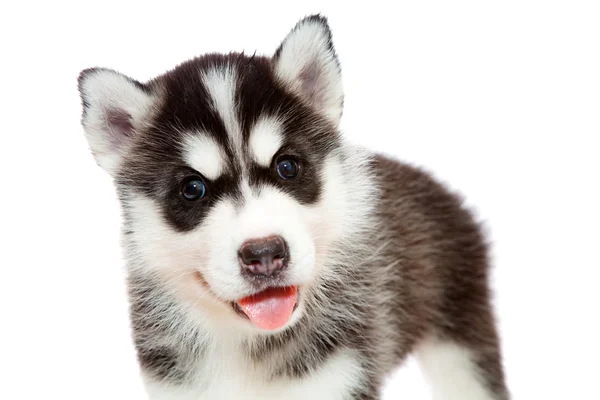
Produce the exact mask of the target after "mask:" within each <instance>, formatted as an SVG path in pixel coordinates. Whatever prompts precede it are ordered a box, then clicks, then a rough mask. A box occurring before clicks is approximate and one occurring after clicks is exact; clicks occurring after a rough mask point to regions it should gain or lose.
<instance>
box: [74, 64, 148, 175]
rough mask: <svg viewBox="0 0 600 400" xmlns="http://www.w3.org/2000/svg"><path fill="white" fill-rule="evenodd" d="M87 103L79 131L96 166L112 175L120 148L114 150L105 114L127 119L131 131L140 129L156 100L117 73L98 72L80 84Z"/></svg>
mask: <svg viewBox="0 0 600 400" xmlns="http://www.w3.org/2000/svg"><path fill="white" fill-rule="evenodd" d="M81 90H82V94H83V97H84V98H85V99H86V101H87V103H88V107H87V110H86V114H85V116H84V119H83V121H82V122H83V127H84V130H85V134H86V137H87V140H88V143H89V146H90V149H91V150H92V152H93V153H94V156H95V157H96V161H97V162H98V164H99V165H100V166H101V167H102V168H104V169H105V170H106V171H108V172H109V173H110V174H111V175H114V173H115V171H116V169H117V166H118V163H119V161H120V158H121V154H122V152H123V151H124V148H121V147H117V146H115V138H114V137H112V136H113V135H114V133H113V132H111V127H110V126H109V124H108V120H107V118H106V116H107V111H108V110H119V111H123V112H125V113H128V114H129V115H131V122H132V125H133V127H134V129H135V128H140V127H141V126H142V125H143V124H144V123H145V120H146V119H147V117H148V115H149V114H150V113H151V111H152V109H153V106H154V105H155V104H156V101H157V98H156V97H155V96H153V95H149V94H148V93H146V92H144V91H143V90H141V89H140V88H139V87H137V86H136V85H135V84H134V83H133V82H131V81H130V80H129V79H128V78H127V77H125V76H124V75H121V74H119V73H117V72H114V71H111V70H105V69H99V70H97V71H94V72H90V73H88V74H87V75H86V76H85V78H84V79H83V82H82V83H81Z"/></svg>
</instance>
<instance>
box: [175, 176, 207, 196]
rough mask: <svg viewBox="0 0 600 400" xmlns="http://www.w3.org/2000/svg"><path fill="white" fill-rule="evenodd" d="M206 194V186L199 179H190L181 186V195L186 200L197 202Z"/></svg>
mask: <svg viewBox="0 0 600 400" xmlns="http://www.w3.org/2000/svg"><path fill="white" fill-rule="evenodd" d="M205 194H206V185H204V182H202V179H200V178H190V179H188V180H186V181H185V182H184V183H183V185H182V186H181V195H182V196H183V197H184V198H185V199H186V200H198V199H201V198H203V197H204V195H205Z"/></svg>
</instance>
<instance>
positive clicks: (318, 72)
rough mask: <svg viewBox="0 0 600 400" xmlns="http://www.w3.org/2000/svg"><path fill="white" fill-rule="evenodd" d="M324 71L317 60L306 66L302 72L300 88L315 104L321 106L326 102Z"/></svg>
mask: <svg viewBox="0 0 600 400" xmlns="http://www.w3.org/2000/svg"><path fill="white" fill-rule="evenodd" d="M322 75H323V71H322V69H321V68H320V67H319V65H317V63H316V62H313V63H310V64H309V65H307V66H305V67H304V68H303V69H302V71H301V72H300V75H299V78H300V85H301V86H300V90H301V91H302V93H303V94H304V96H305V97H306V98H307V99H308V100H309V101H310V102H311V103H312V104H314V105H316V106H318V107H320V106H322V105H323V102H324V98H323V96H324V93H323V91H324V88H323V87H321V86H323V85H326V82H322V80H323V76H322Z"/></svg>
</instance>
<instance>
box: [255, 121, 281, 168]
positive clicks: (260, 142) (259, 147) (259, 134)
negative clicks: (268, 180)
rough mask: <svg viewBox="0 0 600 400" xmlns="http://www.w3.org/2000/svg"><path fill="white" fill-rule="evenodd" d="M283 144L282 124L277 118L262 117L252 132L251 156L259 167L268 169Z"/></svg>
mask: <svg viewBox="0 0 600 400" xmlns="http://www.w3.org/2000/svg"><path fill="white" fill-rule="evenodd" d="M281 142H282V140H281V123H280V122H279V121H278V120H277V119H275V118H270V117H261V118H260V119H259V120H258V121H257V122H256V124H255V125H254V126H253V127H252V130H251V132H250V140H249V147H250V154H251V155H252V157H253V158H254V160H255V161H256V162H257V163H258V164H259V165H261V166H263V167H268V166H269V165H271V160H272V159H273V156H274V155H275V153H277V151H278V150H279V148H280V147H281Z"/></svg>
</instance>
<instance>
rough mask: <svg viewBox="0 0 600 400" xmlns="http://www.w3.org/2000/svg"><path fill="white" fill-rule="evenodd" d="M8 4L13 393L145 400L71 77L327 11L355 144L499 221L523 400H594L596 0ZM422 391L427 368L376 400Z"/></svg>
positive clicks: (599, 108) (5, 177)
mask: <svg viewBox="0 0 600 400" xmlns="http://www.w3.org/2000/svg"><path fill="white" fill-rule="evenodd" d="M16 3H17V2H12V5H8V2H4V3H3V5H2V6H1V8H2V9H1V10H0V20H1V21H0V30H1V32H0V33H1V35H0V42H1V44H2V46H1V53H0V54H2V61H1V62H0V69H1V74H0V100H1V102H2V104H1V107H0V112H1V120H0V134H1V142H0V163H1V167H0V174H1V180H0V190H1V197H0V202H1V204H2V206H1V207H0V217H1V219H0V224H1V225H0V229H1V235H2V238H1V242H0V246H1V247H2V249H1V252H0V266H1V272H0V312H1V313H0V338H1V341H0V346H2V347H1V351H0V398H2V399H41V398H55V397H56V398H60V399H109V398H110V399H113V398H114V399H143V398H144V395H143V390H142V387H141V385H140V382H139V379H138V375H137V374H138V371H137V364H136V362H135V358H134V353H133V349H132V346H131V343H130V339H129V327H128V320H127V309H126V298H125V296H124V290H125V289H124V285H123V276H122V264H123V263H122V260H121V258H120V249H119V208H118V204H117V202H116V198H115V194H114V192H113V189H112V186H111V182H110V179H109V178H108V176H107V175H106V174H105V173H104V172H103V171H101V170H100V168H98V167H97V166H96V165H95V163H94V161H93V159H92V156H91V155H90V154H89V153H88V149H87V144H86V142H85V140H84V137H83V134H82V129H81V127H80V125H79V118H80V111H81V108H80V103H79V98H78V93H77V90H76V78H77V75H78V73H79V71H80V70H81V69H83V68H86V67H91V66H106V67H110V68H114V69H117V70H119V71H121V72H123V73H125V74H128V75H131V76H132V77H134V78H136V79H139V80H146V79H149V78H151V77H152V76H154V75H156V74H159V73H162V72H164V71H165V70H166V69H168V68H171V67H173V66H174V65H175V64H177V63H178V62H181V61H183V60H185V59H187V58H190V57H193V56H195V55H198V54H201V53H204V52H208V51H219V52H227V51H230V50H243V49H245V50H247V51H249V52H253V51H254V50H258V52H259V53H271V52H272V51H274V50H275V48H276V47H277V46H278V44H279V42H280V41H281V40H282V39H283V37H284V36H285V34H286V33H287V32H288V30H289V29H291V28H292V26H293V25H294V24H295V22H296V21H297V20H298V19H300V18H301V17H303V16H304V15H306V14H309V13H313V12H319V11H320V12H323V13H325V15H327V16H328V17H329V19H330V24H331V28H332V30H333V34H334V40H335V44H336V46H337V50H338V54H339V57H340V59H341V63H342V68H343V77H344V82H345V91H346V109H345V116H344V119H343V128H344V131H345V132H346V134H347V136H348V137H349V138H350V139H351V140H353V141H355V142H359V143H361V144H364V145H366V146H368V147H371V148H373V149H376V150H384V151H386V152H388V153H391V154H395V155H397V156H398V157H401V158H403V159H405V160H408V161H411V162H414V163H418V164H420V165H424V166H426V167H427V168H428V169H430V170H431V171H433V172H434V173H435V174H436V176H437V177H439V178H440V179H442V180H443V181H445V182H448V183H449V184H450V185H451V186H452V187H453V188H456V189H459V190H460V191H461V192H462V193H464V194H465V195H466V196H467V198H468V201H469V204H471V205H472V206H473V207H475V208H476V210H477V212H478V215H479V216H480V217H481V218H482V219H484V220H485V221H486V226H487V227H488V230H489V232H490V235H491V239H492V240H493V242H494V261H495V262H494V264H495V270H494V282H493V284H494V287H495V289H496V292H497V296H496V306H497V312H498V315H499V323H500V329H501V335H502V339H503V349H504V354H505V365H506V373H507V376H508V384H509V386H510V389H511V391H512V392H513V395H514V398H515V399H600V388H599V385H598V379H599V378H600V367H599V365H598V359H599V358H600V347H599V339H600V327H599V318H600V310H599V308H600V294H599V291H600V289H599V278H600V257H599V255H598V253H599V250H600V246H599V245H600V243H599V242H600V240H599V239H600V232H599V226H600V213H599V205H600V193H599V186H600V184H599V182H600V161H599V159H600V158H599V157H598V152H599V149H600V146H599V140H598V137H599V135H600V60H599V54H600V53H599V52H600V29H599V26H600V23H599V21H600V13H599V12H598V8H597V7H596V6H597V5H598V3H597V2H593V1H590V2H587V3H584V2H579V1H563V2H557V1H550V0H546V1H539V2H533V1H523V0H521V1H501V2H500V1H498V2H482V1H471V2H467V1H440V2H429V1H419V2H406V3H404V2H403V3H399V2H397V4H395V5H394V7H392V6H390V5H387V4H385V5H384V3H379V2H377V1H369V2H366V3H363V4H362V5H360V6H355V5H350V4H348V3H349V2H340V3H339V4H337V5H336V4H328V3H327V2H325V1H319V2H312V1H300V0H299V1H298V2H297V3H298V4H296V5H293V4H287V3H285V4H284V2H281V1H280V2H274V3H272V4H270V5H268V4H261V3H258V2H255V1H251V2H245V3H241V2H240V4H229V3H228V2H225V1H223V2H221V3H219V2H206V4H203V3H205V2H200V1H195V2H190V3H187V4H179V3H177V2H176V1H168V2H165V3H164V4H162V5H159V6H154V5H152V6H151V5H150V4H146V3H142V2H140V3H139V4H135V5H133V4H132V5H129V4H128V3H125V2H114V3H113V2H109V1H102V2H100V1H97V2H88V3H87V4H84V3H83V2H77V3H75V2H73V4H59V3H57V2H39V3H38V4H30V3H24V2H21V3H20V4H19V5H18V6H16V5H14V4H16ZM216 3H219V5H218V6H217V5H215V4H216ZM311 3H314V4H311ZM390 3H391V2H390ZM356 190H361V188H360V187H357V188H356ZM427 398H428V394H427V389H426V386H425V384H424V382H423V380H422V378H421V377H420V375H419V371H418V369H417V367H416V365H415V363H414V362H413V361H409V362H408V363H407V364H406V365H405V366H404V367H403V368H401V369H400V370H399V372H398V373H397V374H395V375H394V376H393V377H391V378H390V379H389V384H388V385H387V387H386V391H385V396H384V399H389V400H392V399H427Z"/></svg>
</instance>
